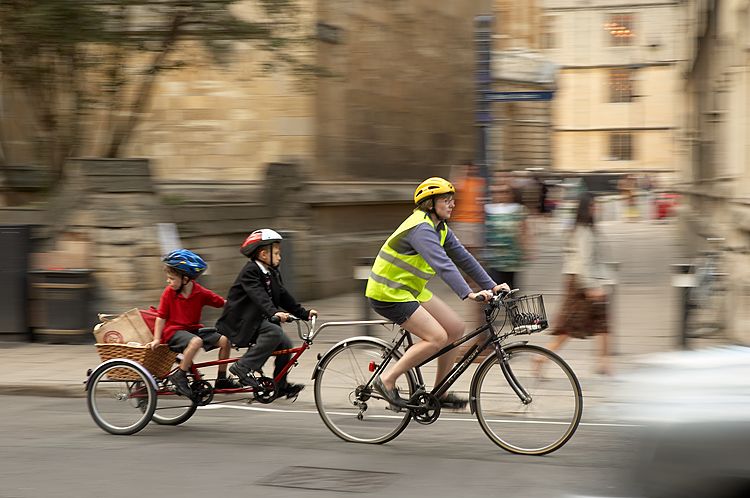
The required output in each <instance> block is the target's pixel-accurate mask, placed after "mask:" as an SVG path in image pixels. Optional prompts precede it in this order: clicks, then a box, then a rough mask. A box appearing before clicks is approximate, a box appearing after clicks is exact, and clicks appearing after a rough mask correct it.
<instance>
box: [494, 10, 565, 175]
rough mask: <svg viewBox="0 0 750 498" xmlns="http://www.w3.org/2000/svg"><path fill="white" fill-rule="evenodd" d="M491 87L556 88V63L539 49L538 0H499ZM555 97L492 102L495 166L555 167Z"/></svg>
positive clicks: (500, 89) (508, 89)
mask: <svg viewBox="0 0 750 498" xmlns="http://www.w3.org/2000/svg"><path fill="white" fill-rule="evenodd" d="M493 7H494V14H495V30H494V32H495V34H494V36H493V41H494V43H493V49H494V52H493V60H492V64H493V90H494V91H496V92H539V91H553V90H554V89H555V70H556V68H555V66H554V64H553V63H552V62H551V61H549V60H547V59H545V57H544V55H543V54H542V53H541V49H542V48H543V44H542V42H543V39H542V34H543V32H542V29H541V28H542V24H541V22H542V10H541V8H540V5H539V2H538V1H536V0H533V1H528V2H514V1H512V0H495V2H494V5H493ZM552 105H553V104H552V102H551V101H538V102H536V101H530V102H524V101H516V102H498V103H494V104H493V105H492V118H493V125H492V129H491V134H490V147H489V149H490V154H489V155H490V162H491V164H492V167H493V169H494V170H495V171H508V170H516V171H518V170H525V169H529V168H531V169H550V168H551V167H552V143H551V139H552V133H551V129H552V121H551V120H552Z"/></svg>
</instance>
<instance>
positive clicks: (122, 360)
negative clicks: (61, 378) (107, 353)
mask: <svg viewBox="0 0 750 498" xmlns="http://www.w3.org/2000/svg"><path fill="white" fill-rule="evenodd" d="M115 362H117V363H127V364H129V365H130V366H132V367H134V368H135V369H136V370H140V371H141V372H142V373H145V374H146V375H144V377H145V378H147V379H148V380H149V382H150V383H151V385H152V386H153V388H154V390H156V391H158V390H159V387H158V386H157V385H156V379H154V376H153V375H151V372H149V371H148V370H146V367H144V366H143V365H141V364H140V363H138V362H137V361H134V360H129V359H127V358H112V359H111V360H107V361H105V362H104V363H100V364H99V366H97V367H96V368H95V369H94V370H93V371H92V372H91V375H89V376H88V378H87V379H86V391H88V390H89V387H91V386H90V384H91V379H93V378H95V377H96V375H94V374H95V373H97V372H98V371H99V370H101V369H103V368H106V367H107V366H109V364H110V363H115Z"/></svg>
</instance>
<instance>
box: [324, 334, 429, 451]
mask: <svg viewBox="0 0 750 498" xmlns="http://www.w3.org/2000/svg"><path fill="white" fill-rule="evenodd" d="M386 355H387V345H386V344H385V343H383V342H382V341H379V340H377V339H373V338H370V339H368V338H358V339H352V340H347V341H343V342H341V343H339V344H337V345H335V346H334V347H333V348H331V349H330V350H329V351H328V352H327V353H326V354H325V356H323V358H321V360H320V361H319V362H318V365H317V366H316V371H315V375H314V377H315V393H314V394H315V406H316V408H317V409H318V413H319V414H320V418H321V419H322V420H323V423H324V424H325V425H326V427H328V429H330V430H331V432H333V433H334V434H335V435H336V436H338V437H340V438H341V439H343V440H344V441H349V442H352V443H366V444H382V443H387V442H388V441H391V440H392V439H393V438H395V437H396V436H398V435H399V434H401V432H403V431H404V429H406V426H407V425H408V424H409V422H410V421H411V412H410V411H409V410H404V411H403V412H394V411H391V410H390V409H389V403H388V402H386V401H385V400H381V399H376V398H374V397H370V396H369V394H368V392H366V391H365V392H361V393H360V394H359V395H358V394H357V391H358V390H360V389H361V388H362V387H363V386H364V384H365V383H366V382H367V381H368V380H369V379H370V377H371V376H372V370H371V368H372V367H373V365H376V364H380V361H381V360H383V358H384V357H385V356H386ZM399 358H401V354H400V353H399V352H398V351H395V352H394V353H393V356H392V359H391V363H390V364H393V363H395V361H397V360H398V359H399ZM415 386H416V382H415V381H414V377H413V374H412V373H411V372H408V373H407V374H406V375H404V376H403V377H402V378H401V380H400V382H399V384H398V387H399V388H400V394H401V396H402V397H404V398H409V397H410V396H411V395H412V394H413V393H414V391H415ZM362 402H364V403H365V404H366V408H365V410H364V411H363V412H362V413H361V416H362V418H359V417H358V415H360V408H361V406H362V405H361V404H355V403H362Z"/></svg>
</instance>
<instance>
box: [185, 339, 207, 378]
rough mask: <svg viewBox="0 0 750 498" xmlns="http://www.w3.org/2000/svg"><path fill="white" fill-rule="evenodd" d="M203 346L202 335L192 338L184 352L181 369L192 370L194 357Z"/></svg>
mask: <svg viewBox="0 0 750 498" xmlns="http://www.w3.org/2000/svg"><path fill="white" fill-rule="evenodd" d="M202 347H203V339H201V338H200V337H193V338H192V339H190V342H189V343H188V345H187V347H186V348H185V350H184V351H183V352H182V361H181V362H180V370H182V371H184V372H188V371H190V366H191V365H192V364H193V358H195V355H196V354H198V350H199V349H200V348H202Z"/></svg>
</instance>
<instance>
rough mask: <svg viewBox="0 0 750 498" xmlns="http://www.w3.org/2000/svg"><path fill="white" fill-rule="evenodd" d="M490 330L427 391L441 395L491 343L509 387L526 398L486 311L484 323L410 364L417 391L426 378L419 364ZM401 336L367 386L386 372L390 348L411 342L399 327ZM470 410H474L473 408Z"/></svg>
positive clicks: (519, 396)
mask: <svg viewBox="0 0 750 498" xmlns="http://www.w3.org/2000/svg"><path fill="white" fill-rule="evenodd" d="M504 326H505V323H503V326H501V327H500V330H502V329H503V327H504ZM487 331H489V332H490V333H489V334H487V337H486V339H485V340H484V342H483V343H482V344H481V345H477V344H474V345H473V346H472V347H471V348H469V350H468V351H466V353H464V355H463V357H461V359H460V360H458V361H457V362H456V363H455V364H454V365H453V368H451V370H450V371H449V372H448V374H447V375H446V376H445V377H444V378H443V379H442V380H441V381H440V382H439V383H438V384H437V385H435V386H434V387H433V388H432V391H430V394H432V395H433V396H436V397H437V398H440V397H441V396H443V395H444V394H445V393H446V392H447V391H448V389H450V387H451V386H452V385H453V384H454V383H455V382H456V381H457V380H458V379H459V377H461V375H463V373H464V372H465V371H466V370H467V369H468V368H469V366H471V364H472V363H473V362H474V360H475V359H476V358H477V357H478V356H479V355H480V354H481V353H482V352H483V351H484V350H485V349H487V348H488V347H489V346H490V345H491V344H494V348H495V353H496V355H497V357H498V359H499V360H500V366H501V370H502V372H503V375H504V376H505V379H506V381H507V382H508V384H509V385H510V387H511V388H512V389H513V391H514V392H515V393H516V395H517V396H518V398H519V399H520V400H521V401H524V402H525V401H526V400H528V399H529V394H528V392H526V390H525V389H524V388H523V386H521V384H520V383H519V382H518V380H517V379H516V377H515V375H514V374H513V372H512V370H511V368H510V366H509V365H508V362H507V358H506V356H505V352H504V351H503V347H502V346H501V345H500V342H501V341H502V339H503V337H501V336H499V335H498V334H497V331H496V329H495V327H494V326H493V323H492V322H491V321H490V315H489V314H487V322H486V323H485V324H484V325H480V326H479V327H477V328H476V329H474V330H473V331H471V332H469V333H468V334H466V335H464V336H463V337H461V338H460V339H458V340H456V341H454V342H453V343H451V344H448V345H447V346H445V347H444V348H442V349H441V350H440V351H438V352H437V353H435V354H433V355H432V356H430V357H429V358H427V359H426V360H424V361H422V362H421V363H419V364H418V365H416V366H415V367H413V370H414V372H415V373H416V377H417V389H418V390H420V389H421V390H425V385H426V383H425V381H424V376H423V375H422V371H421V367H422V366H424V365H426V364H427V363H429V362H431V361H433V360H435V359H437V358H438V357H440V356H442V355H443V354H445V353H447V352H448V351H451V350H453V349H455V348H457V347H459V346H461V345H462V344H464V343H466V342H468V341H470V340H472V339H473V338H475V337H477V336H478V335H480V334H482V333H484V332H487ZM399 333H400V337H399V338H398V340H397V341H396V343H395V344H394V345H393V346H392V348H391V353H389V354H388V356H387V357H386V358H385V361H383V362H382V363H381V364H380V365H379V366H378V367H377V368H376V369H375V371H374V372H373V375H372V377H370V379H369V381H368V382H367V386H370V385H371V383H372V381H373V380H374V379H375V378H376V377H377V376H378V375H380V374H381V373H382V372H383V371H385V369H386V367H387V366H388V363H390V361H391V359H392V358H393V353H392V352H393V351H396V350H398V349H399V348H400V347H401V345H402V344H403V343H404V341H406V344H407V346H406V349H408V348H409V347H411V346H413V345H414V340H413V338H412V335H411V333H410V332H409V331H408V330H405V329H403V328H402V329H401V330H400V332H399ZM519 342H524V341H518V342H514V343H512V344H518V343H519ZM407 408H418V406H416V405H407ZM472 411H473V410H472Z"/></svg>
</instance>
